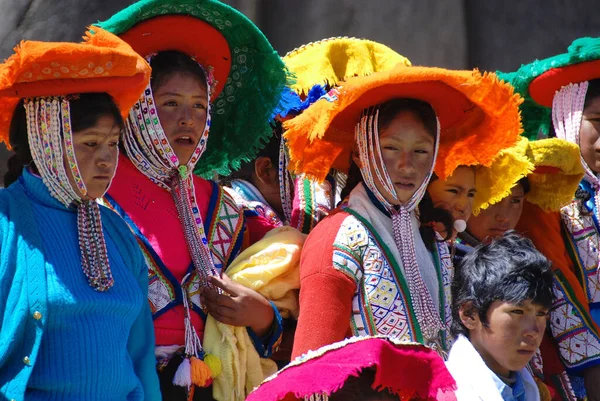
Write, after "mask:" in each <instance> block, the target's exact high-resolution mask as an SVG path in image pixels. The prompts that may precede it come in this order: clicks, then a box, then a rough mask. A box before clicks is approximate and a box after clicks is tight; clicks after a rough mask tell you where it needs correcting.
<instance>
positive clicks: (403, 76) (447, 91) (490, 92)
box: [284, 65, 522, 181]
mask: <svg viewBox="0 0 600 401" xmlns="http://www.w3.org/2000/svg"><path fill="white" fill-rule="evenodd" d="M394 98H414V99H419V100H422V101H425V102H427V103H429V104H431V106H432V107H433V109H434V110H435V112H436V114H437V116H438V119H439V121H440V125H441V136H440V137H441V139H440V146H439V154H438V158H437V163H436V166H435V172H436V174H437V175H438V176H439V177H440V178H441V179H445V178H446V177H448V176H449V175H450V174H451V173H452V172H453V171H454V169H455V168H456V167H457V166H460V165H467V166H468V165H484V166H489V165H490V164H491V162H492V161H493V159H494V158H495V156H496V155H497V154H498V152H500V150H502V149H504V148H507V147H510V146H512V145H514V144H515V142H516V141H517V139H518V136H519V134H520V133H521V131H522V128H521V119H520V114H519V104H520V103H521V102H522V98H521V97H520V96H519V95H517V94H515V93H514V91H513V87H512V86H511V85H509V84H506V83H504V82H502V81H500V80H499V79H498V78H497V77H496V75H495V74H493V73H484V74H481V73H480V72H479V71H477V70H473V71H453V70H446V69H443V68H433V67H407V66H403V65H398V66H396V67H394V68H393V69H391V70H389V71H383V72H377V73H374V74H372V75H370V76H366V77H355V78H349V79H348V80H347V81H346V82H345V83H343V84H342V86H341V87H340V88H339V92H334V93H333V94H332V95H329V96H325V97H323V98H322V99H320V100H319V101H317V102H315V103H314V104H313V105H312V106H311V107H309V108H308V110H305V111H304V112H303V113H302V114H301V115H299V116H298V117H296V118H294V119H292V120H290V121H287V122H286V123H285V124H284V127H285V128H286V129H287V132H286V134H285V137H286V139H287V141H288V147H289V151H290V158H291V162H290V168H291V169H292V170H293V171H295V172H299V173H300V172H301V173H306V174H307V175H309V176H312V177H314V178H316V179H318V180H320V181H322V180H323V179H325V176H326V175H327V173H328V172H329V170H330V169H331V168H334V169H337V170H341V171H347V170H348V167H349V164H350V156H351V151H352V149H353V146H354V128H355V125H356V123H357V122H358V121H359V118H360V113H361V111H362V110H363V109H365V108H367V107H369V106H373V105H376V104H380V103H383V102H385V101H388V100H391V99H394Z"/></svg>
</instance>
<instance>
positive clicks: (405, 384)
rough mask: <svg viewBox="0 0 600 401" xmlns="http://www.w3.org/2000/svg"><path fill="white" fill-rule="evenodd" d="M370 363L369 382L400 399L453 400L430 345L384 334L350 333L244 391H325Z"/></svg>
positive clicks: (286, 396)
mask: <svg viewBox="0 0 600 401" xmlns="http://www.w3.org/2000/svg"><path fill="white" fill-rule="evenodd" d="M366 368H372V369H375V371H376V372H375V381H374V383H373V384H372V388H373V389H375V390H377V391H382V390H384V389H386V390H389V391H390V392H392V393H393V394H397V395H399V396H400V397H399V398H401V399H405V398H406V399H409V398H410V399H423V400H430V399H439V398H438V397H441V396H442V394H443V395H444V399H445V400H455V399H456V398H455V395H454V390H455V388H456V383H455V381H454V379H453V378H452V376H451V374H450V372H448V370H447V368H446V366H445V365H444V361H443V360H442V358H441V357H440V356H439V355H437V353H436V352H435V351H433V350H432V349H430V348H427V347H425V346H423V345H420V344H415V343H401V342H399V341H398V340H395V339H392V338H387V337H380V336H377V337H351V338H349V339H347V340H344V341H340V342H338V343H334V344H331V345H328V346H324V347H321V348H320V349H318V350H315V351H310V352H309V353H308V354H306V355H304V356H302V357H299V358H297V359H296V360H294V361H292V362H291V363H290V364H289V365H287V366H286V367H285V368H283V369H282V370H280V371H279V372H278V373H276V374H275V375H273V376H271V377H270V378H267V379H266V380H265V381H264V382H263V383H262V384H261V385H260V386H259V387H258V388H256V389H255V390H254V391H253V392H252V393H250V394H249V395H248V398H247V400H248V401H259V400H260V401H279V400H303V399H305V397H311V396H312V395H314V394H323V393H325V394H328V395H331V394H332V393H335V392H336V391H338V390H339V389H341V388H342V387H343V385H344V383H345V382H346V381H347V380H348V379H349V378H350V377H352V376H354V377H356V376H358V375H360V372H361V371H362V370H363V369H366Z"/></svg>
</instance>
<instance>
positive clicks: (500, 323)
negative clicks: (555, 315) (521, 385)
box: [460, 300, 548, 377]
mask: <svg viewBox="0 0 600 401" xmlns="http://www.w3.org/2000/svg"><path fill="white" fill-rule="evenodd" d="M471 315H472V316H467V314H465V307H463V308H461V311H460V317H461V320H462V322H463V324H464V325H465V327H466V328H467V329H469V337H470V340H471V344H473V346H474V347H475V349H476V350H477V351H478V352H479V355H481V357H482V359H483V360H484V362H485V363H486V365H487V366H488V368H490V370H492V371H493V372H494V373H496V374H498V375H501V376H505V377H508V376H509V374H510V372H511V371H519V370H521V369H523V368H524V367H525V366H526V365H527V364H528V363H529V361H530V360H531V358H532V357H533V355H534V353H535V351H536V350H537V349H538V347H539V346H540V344H541V342H542V337H543V335H544V330H545V329H546V321H547V317H548V309H547V308H544V307H542V306H540V305H537V304H534V303H532V302H531V300H527V301H524V302H522V303H520V304H518V305H516V304H512V303H508V302H503V301H495V302H494V303H492V305H491V306H490V309H489V310H488V313H487V318H488V323H489V324H488V327H485V326H484V325H483V323H482V322H481V320H480V319H479V315H478V314H477V313H476V312H473V313H472V314H471Z"/></svg>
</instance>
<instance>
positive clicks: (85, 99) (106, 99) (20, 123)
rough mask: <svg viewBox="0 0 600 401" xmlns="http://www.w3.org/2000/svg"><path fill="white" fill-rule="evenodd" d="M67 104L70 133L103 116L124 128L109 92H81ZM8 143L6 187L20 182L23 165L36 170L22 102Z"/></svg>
mask: <svg viewBox="0 0 600 401" xmlns="http://www.w3.org/2000/svg"><path fill="white" fill-rule="evenodd" d="M69 105H70V108H71V129H72V131H73V132H78V131H81V130H84V129H86V128H89V127H91V126H93V125H95V124H96V123H97V122H98V119H99V118H100V117H103V116H111V117H113V118H114V119H115V122H116V123H117V124H118V125H119V126H120V127H121V129H122V128H123V126H124V123H123V118H122V117H121V111H120V110H119V108H118V107H117V105H116V103H115V102H114V100H113V98H112V97H111V96H110V95H109V94H108V93H82V94H80V95H77V96H75V97H73V98H72V99H70V100H69ZM9 142H10V146H11V148H12V150H13V152H14V154H13V155H12V156H11V157H10V158H9V159H8V162H7V166H8V171H7V172H6V174H4V186H5V187H8V186H9V185H10V184H12V183H13V182H15V181H16V180H18V179H19V177H20V176H21V174H22V172H23V167H24V166H27V165H31V166H32V167H33V168H34V169H35V170H36V171H37V168H36V166H35V164H34V163H33V158H32V156H31V149H30V148H29V141H28V138H27V114H26V112H25V107H24V100H23V99H21V101H19V103H18V104H17V107H16V108H15V112H14V113H13V116H12V120H11V122H10V129H9Z"/></svg>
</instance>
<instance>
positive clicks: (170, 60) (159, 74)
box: [150, 50, 206, 92]
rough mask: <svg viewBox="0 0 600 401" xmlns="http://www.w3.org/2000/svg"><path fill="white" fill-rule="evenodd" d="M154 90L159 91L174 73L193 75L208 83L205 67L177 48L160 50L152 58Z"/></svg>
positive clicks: (151, 79)
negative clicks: (176, 49)
mask: <svg viewBox="0 0 600 401" xmlns="http://www.w3.org/2000/svg"><path fill="white" fill-rule="evenodd" d="M150 67H152V76H151V78H150V82H151V84H152V90H153V91H155V92H156V91H157V90H158V88H160V87H161V85H163V84H164V83H165V81H166V80H167V79H168V78H169V77H171V76H172V75H174V74H183V75H192V76H194V77H195V78H197V79H198V80H199V82H200V83H201V84H202V85H203V86H205V85H206V73H205V72H204V69H203V68H202V67H201V66H200V64H198V62H196V60H194V59H193V58H191V57H190V56H188V55H187V54H185V53H182V52H178V51H175V50H168V51H164V52H160V53H158V54H157V55H155V56H154V57H152V59H151V60H150Z"/></svg>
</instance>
